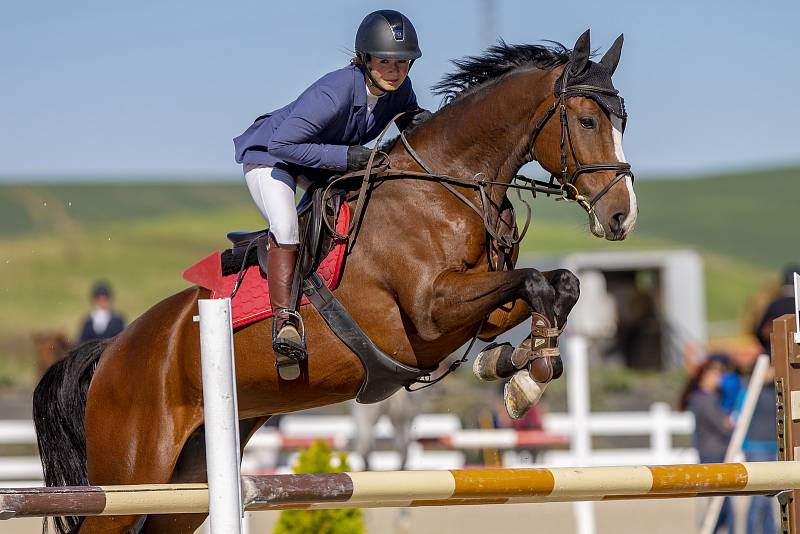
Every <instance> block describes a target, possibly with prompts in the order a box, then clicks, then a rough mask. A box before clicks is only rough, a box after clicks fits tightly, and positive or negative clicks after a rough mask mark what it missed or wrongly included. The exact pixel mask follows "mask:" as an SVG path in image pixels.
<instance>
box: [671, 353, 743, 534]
mask: <svg viewBox="0 0 800 534" xmlns="http://www.w3.org/2000/svg"><path fill="white" fill-rule="evenodd" d="M725 372H726V368H725V365H724V364H723V363H721V362H720V361H719V358H708V359H707V360H706V361H705V362H703V364H702V365H700V367H698V368H697V371H696V373H695V374H694V376H693V377H692V378H691V379H690V380H689V382H688V384H687V385H686V388H685V389H684V391H683V394H682V395H681V401H680V408H681V410H687V409H688V410H689V411H691V412H692V413H693V414H694V418H695V429H694V436H693V440H694V446H695V448H696V449H697V453H698V455H699V456H700V463H703V464H709V463H721V462H723V461H724V460H725V451H726V450H727V448H728V442H729V441H730V437H731V426H732V425H731V424H730V419H729V418H728V416H727V415H726V414H725V412H724V411H723V410H722V399H721V395H720V387H721V386H722V377H723V375H724V373H725ZM723 527H725V528H727V530H728V533H729V534H733V532H734V531H735V519H734V515H733V507H732V506H731V500H730V498H729V497H726V498H725V501H724V502H723V505H722V510H720V513H719V519H718V520H717V524H716V526H715V527H714V532H717V531H719V529H720V528H723Z"/></svg>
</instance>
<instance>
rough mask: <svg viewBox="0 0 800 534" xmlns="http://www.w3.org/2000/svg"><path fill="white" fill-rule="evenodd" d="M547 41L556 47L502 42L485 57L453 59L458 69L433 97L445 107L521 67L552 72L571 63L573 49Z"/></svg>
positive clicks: (446, 75) (436, 90)
mask: <svg viewBox="0 0 800 534" xmlns="http://www.w3.org/2000/svg"><path fill="white" fill-rule="evenodd" d="M547 42H549V43H552V46H542V45H530V44H518V45H515V44H507V43H506V42H505V41H503V40H502V39H501V40H500V41H499V42H498V43H497V44H496V45H493V46H491V47H489V48H488V49H487V50H486V52H484V53H483V54H482V55H479V56H467V57H465V58H463V59H456V60H453V61H452V63H453V65H455V66H456V70H455V71H454V72H449V73H447V74H445V75H444V77H443V78H442V80H441V81H440V82H439V83H437V84H436V85H434V86H433V87H432V88H431V89H432V90H433V94H435V95H441V96H442V97H443V98H442V104H443V105H447V104H449V103H450V102H452V101H453V100H454V99H455V98H457V97H459V96H462V95H464V94H465V93H466V92H467V91H468V90H469V89H473V88H476V87H479V86H481V85H483V84H485V83H486V82H490V81H493V80H496V79H498V78H500V77H501V76H503V75H504V74H507V73H509V72H511V71H512V70H514V69H517V68H519V67H535V68H538V69H552V68H553V67H557V66H559V65H564V64H565V63H567V62H568V61H569V58H570V55H571V53H572V51H571V50H569V49H568V48H566V47H565V46H564V45H562V44H561V43H557V42H555V41H547Z"/></svg>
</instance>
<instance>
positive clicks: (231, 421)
mask: <svg viewBox="0 0 800 534" xmlns="http://www.w3.org/2000/svg"><path fill="white" fill-rule="evenodd" d="M198 307H199V310H200V316H199V319H198V320H199V321H200V359H201V366H202V373H203V413H204V416H205V430H206V466H207V467H206V468H207V471H208V507H209V519H210V524H211V532H212V533H213V534H241V532H242V485H241V480H240V476H241V473H240V471H239V465H240V464H239V418H238V417H237V406H236V369H235V366H234V356H233V328H232V326H231V300H230V299H200V300H198Z"/></svg>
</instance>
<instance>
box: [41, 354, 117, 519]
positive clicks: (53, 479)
mask: <svg viewBox="0 0 800 534" xmlns="http://www.w3.org/2000/svg"><path fill="white" fill-rule="evenodd" d="M107 345H108V342H107V341H99V340H98V341H89V342H87V343H84V344H82V345H80V346H78V347H76V348H74V349H72V350H71V351H69V353H67V356H66V357H65V358H64V359H63V360H60V361H58V362H56V363H55V364H53V365H52V366H51V367H50V369H48V370H47V372H46V373H45V374H44V376H43V377H42V379H41V380H40V381H39V384H38V385H37V386H36V390H35V391H34V392H33V424H34V426H35V427H36V440H37V442H38V445H39V456H40V457H41V460H42V470H43V471H44V481H45V484H46V485H48V486H86V485H88V483H89V477H88V475H87V470H86V434H85V432H84V428H83V420H84V411H85V408H86V396H87V393H88V391H89V383H90V382H91V380H92V375H93V374H94V370H95V367H96V364H97V361H98V360H99V359H100V356H101V355H102V354H103V351H104V350H105V348H106V346H107ZM54 522H55V526H56V531H57V532H59V534H65V533H68V532H72V531H74V529H75V528H76V527H77V526H79V525H80V523H81V519H80V518H77V517H57V518H54Z"/></svg>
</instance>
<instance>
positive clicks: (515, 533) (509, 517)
mask: <svg viewBox="0 0 800 534" xmlns="http://www.w3.org/2000/svg"><path fill="white" fill-rule="evenodd" d="M703 501H704V499H665V500H652V501H637V502H630V501H617V502H604V503H595V504H594V509H595V512H594V513H595V524H596V534H692V533H694V532H697V531H698V527H697V523H698V522H699V520H700V519H699V518H700V515H699V514H700V513H701V510H700V508H699V507H700V506H703V505H704V502H703ZM735 501H736V503H735V506H736V514H737V523H739V528H740V531H743V527H744V515H745V513H746V505H747V497H740V498H737V499H735ZM249 515H250V522H249V528H248V530H247V531H246V534H269V533H271V532H272V527H273V525H274V524H275V522H276V521H277V519H278V512H256V513H253V514H249ZM776 517H777V516H776ZM364 519H365V523H366V532H367V534H412V533H413V534H427V533H431V534H486V533H487V532H488V533H493V532H502V534H572V533H574V532H575V513H574V511H573V505H572V504H569V503H555V504H514V505H489V506H453V507H437V508H383V509H371V510H364ZM0 532H2V533H3V534H37V533H39V532H41V521H40V520H39V519H15V520H9V521H7V522H3V523H0ZM203 532H207V531H206V530H205V529H200V530H198V534H201V533H203Z"/></svg>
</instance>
